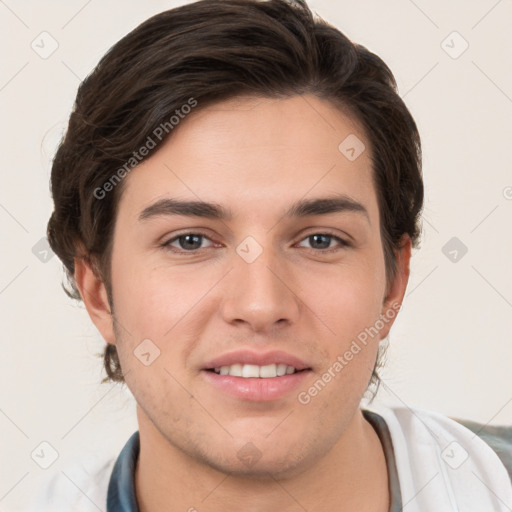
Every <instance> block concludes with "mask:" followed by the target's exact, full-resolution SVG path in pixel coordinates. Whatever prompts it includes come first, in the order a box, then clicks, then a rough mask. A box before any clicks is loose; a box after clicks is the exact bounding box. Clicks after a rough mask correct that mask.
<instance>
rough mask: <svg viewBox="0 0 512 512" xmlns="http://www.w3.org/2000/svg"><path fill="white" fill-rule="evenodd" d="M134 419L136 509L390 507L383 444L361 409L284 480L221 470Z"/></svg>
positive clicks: (374, 510) (286, 511)
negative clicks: (325, 448)
mask: <svg viewBox="0 0 512 512" xmlns="http://www.w3.org/2000/svg"><path fill="white" fill-rule="evenodd" d="M138 417H139V435H140V454H139V459H138V462H137V468H136V472H135V490H136V495H137V501H138V505H139V510H140V512H158V511H161V510H167V511H170V512H173V511H189V512H195V511H197V512H199V511H201V510H205V509H208V510H209V511H211V512H221V511H225V510H232V509H240V510H244V511H246V512H261V511H267V510H279V511H280V512H303V511H304V510H309V511H314V510H328V509H333V510H339V509H340V508H341V507H342V508H343V510H344V511H347V512H349V511H358V512H388V510H389V499H390V497H389V492H388V474H387V468H386V459H385V456H384V452H383V449H382V445H381V443H380V440H379V438H378V436H377V434H376V432H375V431H374V429H373V427H372V426H371V425H370V424H369V423H368V422H367V421H366V420H365V419H364V417H363V415H362V413H361V411H360V410H358V411H357V413H356V414H355V415H354V418H353V419H352V421H351V422H350V424H349V426H348V427H347V429H346V430H345V432H344V433H343V435H342V436H341V438H340V439H339V440H338V441H337V442H336V443H335V445H334V446H333V447H332V449H331V450H330V451H329V452H328V453H327V454H326V455H324V456H322V457H320V458H319V459H317V460H316V461H315V464H314V465H311V466H310V467H308V468H307V469H306V470H304V471H302V472H301V473H300V474H298V475H295V476H292V477H290V478H285V479H283V478H279V479H277V478H276V477H275V476H273V475H271V474H269V475H268V478H259V479H254V478H247V477H244V476H237V475H235V474H225V473H222V472H220V471H218V470H216V469H213V468H211V467H209V466H207V465H205V464H204V463H202V462H201V461H198V460H195V459H192V458H191V457H189V456H188V455H187V454H185V453H184V452H182V451H181V450H179V449H177V448H176V447H174V446H173V445H171V444H170V443H169V442H168V441H167V440H166V439H165V438H164V437H163V436H162V435H161V434H160V432H159V431H158V430H157V429H156V427H155V426H154V424H153V423H152V422H151V420H150V419H149V418H148V417H147V416H146V415H145V414H144V413H143V412H142V411H141V410H140V409H139V408H138Z"/></svg>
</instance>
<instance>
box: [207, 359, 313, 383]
mask: <svg viewBox="0 0 512 512" xmlns="http://www.w3.org/2000/svg"><path fill="white" fill-rule="evenodd" d="M308 370H310V368H303V369H301V370H299V369H297V368H295V367H294V366H290V365H287V364H286V363H272V364H267V365H264V366H259V365H257V364H243V363H235V364H231V365H229V366H217V367H216V368H207V370H206V371H209V372H213V373H216V374H217V375H230V376H231V377H241V378H243V379H251V378H257V379H275V378H276V377H284V376H285V375H293V374H295V373H299V372H305V371H308Z"/></svg>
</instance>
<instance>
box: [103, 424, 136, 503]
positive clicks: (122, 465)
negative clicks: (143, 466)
mask: <svg viewBox="0 0 512 512" xmlns="http://www.w3.org/2000/svg"><path fill="white" fill-rule="evenodd" d="M139 450H140V440H139V432H135V433H134V434H133V435H132V436H131V437H130V439H129V440H128V442H127V443H126V444H125V445H124V448H123V449H122V451H121V453H120V454H119V457H118V458H117V460H116V463H115V466H114V469H113V470H112V475H111V477H110V482H109V484H108V492H107V512H139V508H138V506H137V500H136V498H135V466H136V465H137V459H138V458H139Z"/></svg>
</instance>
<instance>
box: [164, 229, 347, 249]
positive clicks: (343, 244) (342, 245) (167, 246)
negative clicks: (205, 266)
mask: <svg viewBox="0 0 512 512" xmlns="http://www.w3.org/2000/svg"><path fill="white" fill-rule="evenodd" d="M188 235H194V236H199V237H202V239H204V238H206V239H208V240H210V241H212V240H211V239H210V238H209V237H208V236H207V235H205V234H204V233H199V232H194V231H189V232H186V233H181V234H180V235H178V236H175V237H173V238H171V239H170V240H168V241H167V242H164V243H163V244H161V247H163V248H164V249H168V250H170V251H171V252H174V253H176V254H194V253H198V252H200V251H201V250H204V249H208V247H203V248H202V249H191V250H189V251H187V250H183V249H181V250H180V249H177V248H176V247H172V246H171V243H173V242H175V241H177V240H179V239H180V238H182V237H186V236H188ZM314 235H322V236H327V237H329V238H331V239H334V240H336V241H337V242H338V243H339V247H334V248H330V249H314V248H310V250H311V251H314V252H321V253H333V252H336V251H338V250H341V249H343V248H347V247H350V244H349V243H348V242H347V241H346V240H343V239H342V238H340V237H339V236H337V235H334V234H333V233H329V232H324V231H319V232H315V233H311V234H309V235H306V236H305V237H303V238H302V239H301V240H300V242H302V241H304V240H306V239H308V238H310V237H312V236H314ZM306 249H307V248H306Z"/></svg>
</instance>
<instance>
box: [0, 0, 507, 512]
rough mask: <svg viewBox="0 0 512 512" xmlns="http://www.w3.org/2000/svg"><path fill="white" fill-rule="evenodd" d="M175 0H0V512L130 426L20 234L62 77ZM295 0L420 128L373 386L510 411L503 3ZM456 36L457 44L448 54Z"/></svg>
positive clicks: (430, 400)
mask: <svg viewBox="0 0 512 512" xmlns="http://www.w3.org/2000/svg"><path fill="white" fill-rule="evenodd" d="M181 3H183V2H172V1H161V0H159V1H151V2H144V1H142V0H138V1H135V0H130V1H122V2H121V1H119V0H117V1H116V0H106V1H101V2H100V1H98V0H90V1H88V2H87V1H84V0H72V1H68V2H57V1H49V0H42V1H37V2H36V1H22V0H19V1H15V0H0V34H1V35H0V43H1V48H2V50H1V51H2V58H1V62H0V66H1V67H0V109H1V118H0V119H1V134H0V135H1V141H2V159H1V186H0V226H1V233H2V250H1V268H0V308H1V309H0V311H1V326H2V357H1V358H0V372H1V386H0V432H1V445H0V460H1V461H2V463H1V464H0V468H1V469H0V512H4V511H10V510H15V509H16V508H17V507H21V505H22V504H23V503H24V502H25V501H24V500H26V499H27V497H29V496H30V493H31V492H32V489H33V487H34V485H35V482H36V480H37V479H38V478H40V477H41V476H43V475H49V474H51V473H54V472H59V471H60V470H61V469H62V468H63V467H64V466H65V464H67V463H69V461H71V460H73V459H80V457H82V456H83V454H84V453H88V454H92V455H96V454H97V455H100V456H105V457H107V456H114V455H115V454H117V453H118V451H119V450H120V448H121V447H122V445H123V444H124V443H125V442H126V440H127V438H128V436H129V435H130V434H131V433H132V432H133V431H134V430H136V428H137V426H136V422H135V415H134V405H133V401H132V398H131V396H130V394H129V393H128V392H127V391H126V390H124V389H123V388H122V387H120V386H112V385H110V384H107V385H102V384H100V380H101V378H102V376H103V374H102V365H101V360H100V359H99V358H97V357H95V354H97V353H99V352H100V351H101V349H102V346H103V341H102V339H101V338H100V336H99V334H98V332H97V331H96V329H95V327H94V326H93V324H92V322H91V321H90V320H89V317H88V316H87V313H86V311H85V309H84V308H83V306H82V305H77V304H74V303H73V302H72V301H71V300H70V299H68V298H67V297H66V295H65V294H64V292H63V291H62V289H61V288H60V283H61V280H62V277H63V273H62V270H61V265H60V262H59V260H58V259H57V257H55V256H54V257H53V258H50V259H49V260H48V261H47V262H46V263H44V262H43V261H41V258H43V259H44V253H43V252H41V250H39V251H37V250H36V252H37V254H38V256H36V255H35V254H34V253H33V251H32V249H33V247H34V246H35V245H36V244H37V243H38V242H39V241H40V239H41V238H43V237H44V235H45V229H46V222H47V219H48V217H49V215H50V213H51V210H52V203H51V198H50V195H49V188H48V180H49V174H50V166H51V158H52V155H53V153H54V151H55V148H56V144H57V142H58V140H59V138H60V137H61V135H62V133H63V130H64V129H65V126H66V124H67V118H68V116H69V113H70V109H71V106H72V103H73V100H74V96H75V93H76V88H77V86H78V84H79V82H80V80H81V79H83V78H84V77H85V76H86V75H87V74H88V73H89V72H90V71H91V69H92V68H93V67H94V66H95V64H96V63H97V61H98V60H99V58H100V57H101V56H102V55H103V54H104V53H105V51H106V50H107V49H108V48H109V47H110V46H111V45H112V44H114V43H115V42H116V41H117V40H118V39H120V38H121V37H122V36H123V35H125V34H126V33H127V32H128V31H129V30H131V29H132V28H134V27H135V26H136V25H138V24H139V23H140V22H142V21H144V20H145V19H146V18H148V17H149V16H150V15H153V14H156V13H158V12H160V11H162V10H165V9H168V8H171V7H173V6H176V5H178V4H181ZM310 5H311V7H312V8H313V9H314V10H316V11H317V12H318V14H320V15H321V16H322V17H323V18H325V19H327V20H328V21H330V22H331V23H332V24H334V25H336V26H337V27H338V28H340V29H341V30H342V31H343V32H344V33H345V34H346V35H347V36H348V37H349V38H351V39H352V40H354V41H357V42H359V43H362V44H364V45H365V46H367V47H368V48H369V49H370V50H372V51H374V52H375V53H377V54H378V55H379V56H381V57H382V58H383V60H384V61H385V62H386V63H387V64H388V65H389V66H390V67H391V69H392V70H393V72H394V74H395V76H396V79H397V81H398V84H399V89H400V93H401V95H402V97H403V98H404V100H405V102H406V104H407V105H408V107H409V108H410V110H411V112H412V114H413V116H414V117H415V119H416V121H417V124H418V127H419V130H420V132H421V135H422V141H423V151H424V176H425V185H426V204H425V211H424V216H423V218H424V236H423V242H422V248H421V249H420V251H419V252H415V254H414V256H413V259H412V276H411V281H410V284H409V287H408V292H407V297H406V301H405V304H404V309H403V310H402V312H401V314H400V316H399V319H398V321H397V323H396V325H395V327H394V329H393V330H392V332H391V337H390V340H391V347H390V350H389V357H388V359H389V362H388V367H387V370H386V372H385V376H384V386H383V389H382V390H381V393H380V394H379V400H380V401H384V402H387V403H393V404H401V405H403V404H406V405H408V406H416V407H423V408H427V409H433V410H437V411H439V412H441V413H444V414H447V415H451V416H458V417H465V418H469V419H474V420H477V421H480V422H482V423H492V424H500V423H508V424H511V423H512V376H511V371H510V368H511V366H512V365H511V362H512V270H511V265H510V262H511V261H512V229H511V220H512V165H511V161H512V145H511V140H512V123H511V119H512V69H511V65H510V63H511V62H512V32H511V31H510V24H511V21H512V1H511V0H501V1H496V0H480V1H470V2H468V1H463V0H459V1H450V2H446V1H444V0H435V1H426V0H421V1H420V0H416V1H415V2H413V1H412V0H391V1H386V2H383V1H381V0H365V1H360V2H352V1H334V0H316V1H312V2H310ZM43 31H47V32H48V33H49V34H51V37H52V38H54V39H55V40H56V41H57V43H58V45H59V46H58V48H57V50H56V51H55V52H54V53H53V54H52V55H51V56H49V57H48V58H46V59H43V58H41V57H40V56H39V55H38V54H37V53H36V52H35V51H34V50H33V49H32V47H31V44H32V42H33V41H35V42H34V45H39V48H40V50H39V51H40V52H41V51H43V49H44V48H46V50H48V49H49V48H50V47H51V46H50V44H51V41H50V39H48V36H40V34H41V32H43ZM454 31H456V32H458V34H460V37H459V36H458V35H453V34H452V33H453V32H454ZM43 37H46V38H47V39H45V40H44V41H43V42H41V41H42V38H43ZM461 37H462V38H463V39H464V40H465V41H467V43H468V44H469V47H468V48H467V50H466V51H465V52H464V53H462V54H461V55H460V56H458V57H457V58H453V57H454V56H457V54H458V53H459V52H460V51H461V49H463V44H464V41H463V40H462V39H461ZM443 41H445V42H444V43H443ZM43 47H44V48H43ZM449 53H451V56H450V55H449ZM452 237H457V238H458V239H459V240H460V241H461V242H463V243H464V244H465V246H467V248H468V252H467V254H465V255H464V256H461V254H462V253H461V252H460V251H459V252H458V261H456V262H453V261H451V260H450V258H449V257H447V256H446V255H445V254H444V253H443V247H444V246H445V244H446V243H447V242H448V241H449V240H450V239H452ZM36 247H38V246H36ZM445 252H447V253H448V250H445ZM49 256H51V254H50V255H49ZM448 256H450V257H453V256H454V253H452V255H449V254H448ZM42 441H46V442H48V443H50V444H51V445H52V446H53V447H54V448H55V450H56V451H57V452H58V454H59V457H58V458H57V460H56V461H55V462H54V463H53V464H52V465H51V466H50V468H48V469H46V470H43V469H41V468H40V467H39V465H37V464H36V462H34V460H33V459H32V458H31V453H32V452H33V450H34V449H36V448H37V447H38V446H39V445H40V443H41V442H42ZM38 449H39V452H38V453H40V450H41V448H38ZM36 452H37V450H36ZM46 453H48V451H47V452H46Z"/></svg>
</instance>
